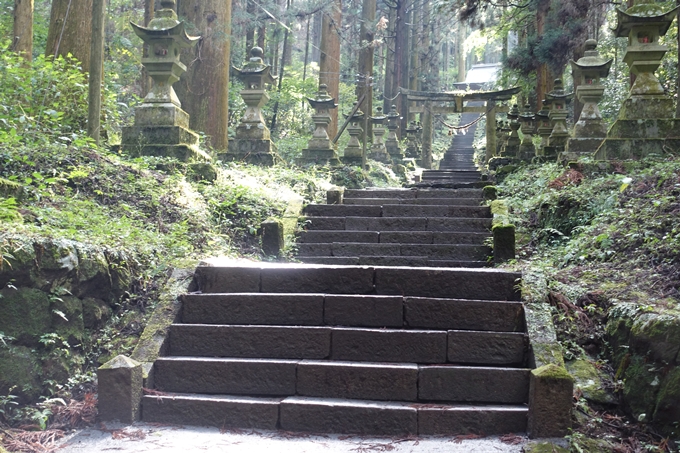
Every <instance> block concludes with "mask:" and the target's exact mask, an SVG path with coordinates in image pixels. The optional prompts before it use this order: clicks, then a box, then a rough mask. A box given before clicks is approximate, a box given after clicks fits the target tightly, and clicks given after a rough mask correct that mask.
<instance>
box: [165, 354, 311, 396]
mask: <svg viewBox="0 0 680 453" xmlns="http://www.w3.org/2000/svg"><path fill="white" fill-rule="evenodd" d="M297 364H298V361H296V360H270V359H232V358H228V359H220V358H208V357H206V358H196V357H164V358H160V359H158V360H156V362H155V363H154V368H155V369H154V383H155V386H156V388H157V389H158V390H161V391H164V392H176V393H213V394H215V393H216V394H223V395H295V380H296V377H295V373H296V367H297Z"/></svg>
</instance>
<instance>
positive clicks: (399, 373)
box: [297, 360, 418, 401]
mask: <svg viewBox="0 0 680 453" xmlns="http://www.w3.org/2000/svg"><path fill="white" fill-rule="evenodd" d="M297 379H298V381H297V393H298V395H301V396H317V397H323V398H350V399H367V400H379V401H390V400H391V401H416V399H417V398H418V366H417V365H411V364H394V365H389V364H384V363H355V362H335V361H333V362H328V361H307V360H305V361H302V362H300V364H299V365H298V370H297Z"/></svg>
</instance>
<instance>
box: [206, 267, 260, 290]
mask: <svg viewBox="0 0 680 453" xmlns="http://www.w3.org/2000/svg"><path fill="white" fill-rule="evenodd" d="M194 280H195V282H196V285H197V290H198V291H201V292H203V293H257V292H260V268H259V267H238V266H220V267H213V266H198V267H197V268H196V273H195V275H194Z"/></svg>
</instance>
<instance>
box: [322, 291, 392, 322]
mask: <svg viewBox="0 0 680 453" xmlns="http://www.w3.org/2000/svg"><path fill="white" fill-rule="evenodd" d="M323 316H324V321H325V323H326V324H329V325H335V326H355V327H401V326H403V325H404V319H403V298H402V297H401V296H359V295H354V296H340V295H338V296H336V295H330V294H328V295H326V298H325V304H324V314H323Z"/></svg>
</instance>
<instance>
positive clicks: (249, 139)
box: [220, 47, 279, 166]
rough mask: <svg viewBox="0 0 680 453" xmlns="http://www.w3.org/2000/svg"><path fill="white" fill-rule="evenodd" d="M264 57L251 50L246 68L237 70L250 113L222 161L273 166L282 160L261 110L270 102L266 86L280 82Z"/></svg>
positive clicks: (245, 114) (254, 49)
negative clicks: (265, 62)
mask: <svg viewBox="0 0 680 453" xmlns="http://www.w3.org/2000/svg"><path fill="white" fill-rule="evenodd" d="M263 56H264V52H263V50H262V49H261V48H259V47H253V48H252V49H251V50H250V59H249V60H248V61H247V62H245V63H244V64H243V67H242V68H241V69H238V68H234V71H236V74H237V76H238V78H239V79H240V80H242V81H243V84H244V85H245V88H244V89H243V90H241V93H240V94H241V98H243V102H245V103H246V111H245V113H244V115H243V118H241V122H240V123H239V124H238V126H236V137H235V138H233V139H231V140H229V149H228V151H227V152H226V153H224V154H221V155H220V158H221V159H222V160H225V161H234V160H238V161H244V162H249V163H253V164H260V165H269V166H271V165H274V164H275V163H276V162H277V161H278V160H279V157H278V155H277V154H276V146H275V145H274V143H273V142H272V141H271V135H270V132H269V128H268V127H267V124H266V122H265V120H264V116H263V115H262V110H261V107H262V106H263V105H265V104H266V103H267V101H269V95H268V94H267V90H266V89H265V85H266V84H273V83H274V82H276V77H274V76H273V75H272V74H271V66H269V65H267V64H264V59H263Z"/></svg>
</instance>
